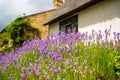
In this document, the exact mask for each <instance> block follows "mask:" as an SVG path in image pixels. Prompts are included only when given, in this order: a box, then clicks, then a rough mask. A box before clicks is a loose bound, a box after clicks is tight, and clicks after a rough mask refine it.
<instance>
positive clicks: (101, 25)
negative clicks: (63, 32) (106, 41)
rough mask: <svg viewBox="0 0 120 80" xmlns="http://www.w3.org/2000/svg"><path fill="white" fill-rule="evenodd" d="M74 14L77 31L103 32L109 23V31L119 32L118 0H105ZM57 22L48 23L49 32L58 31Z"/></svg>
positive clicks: (119, 7) (119, 10)
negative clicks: (76, 21) (76, 16)
mask: <svg viewBox="0 0 120 80" xmlns="http://www.w3.org/2000/svg"><path fill="white" fill-rule="evenodd" d="M75 14H78V31H79V32H86V31H88V32H89V33H91V31H92V29H94V30H95V31H99V30H101V31H102V32H103V31H104V30H105V29H106V28H107V29H109V28H110V25H111V33H113V32H120V0H105V1H102V2H100V3H98V4H95V5H93V6H91V7H89V8H87V9H84V10H83V11H80V12H78V13H75ZM75 14H74V15H75ZM59 22H60V21H59ZM59 22H56V23H53V24H51V25H50V33H57V32H58V31H59Z"/></svg>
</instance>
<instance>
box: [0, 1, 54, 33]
mask: <svg viewBox="0 0 120 80" xmlns="http://www.w3.org/2000/svg"><path fill="white" fill-rule="evenodd" d="M52 8H53V0H0V31H1V30H3V29H4V28H5V27H6V26H7V25H8V24H9V23H10V22H12V21H13V20H15V19H16V18H17V17H18V16H20V15H23V14H24V13H25V14H26V15H31V14H35V13H38V12H43V11H47V10H50V9H52Z"/></svg>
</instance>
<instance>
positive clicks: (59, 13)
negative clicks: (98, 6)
mask: <svg viewBox="0 0 120 80" xmlns="http://www.w3.org/2000/svg"><path fill="white" fill-rule="evenodd" d="M100 1H103V0H69V1H67V2H65V3H64V4H63V5H62V6H61V7H59V8H58V9H57V10H56V11H55V12H54V13H53V15H52V16H51V17H50V18H49V19H48V20H47V21H46V22H45V23H44V25H47V24H52V23H54V22H57V21H59V20H61V19H63V18H65V17H68V16H70V15H72V14H74V13H76V12H78V11H81V10H83V9H85V8H87V7H89V6H91V5H93V4H95V3H98V2H100Z"/></svg>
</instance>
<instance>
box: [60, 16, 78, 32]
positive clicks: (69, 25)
mask: <svg viewBox="0 0 120 80" xmlns="http://www.w3.org/2000/svg"><path fill="white" fill-rule="evenodd" d="M74 27H75V28H76V30H75V31H74V32H78V15H74V16H72V17H70V18H67V19H65V20H62V21H61V22H60V23H59V31H61V32H65V33H68V29H70V30H71V31H72V32H73V30H74Z"/></svg>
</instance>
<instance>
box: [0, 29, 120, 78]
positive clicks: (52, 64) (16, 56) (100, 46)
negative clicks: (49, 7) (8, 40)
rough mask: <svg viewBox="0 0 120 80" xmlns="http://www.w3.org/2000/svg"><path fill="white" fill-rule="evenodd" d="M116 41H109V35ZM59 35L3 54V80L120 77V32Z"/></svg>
mask: <svg viewBox="0 0 120 80" xmlns="http://www.w3.org/2000/svg"><path fill="white" fill-rule="evenodd" d="M111 35H114V39H111V40H110V36H111ZM111 35H110V33H109V30H107V29H106V30H105V32H104V34H102V33H101V31H99V32H98V33H97V32H95V31H92V33H91V34H89V33H87V32H86V33H79V32H78V33H74V32H73V33H72V32H70V33H68V34H65V33H63V32H59V33H58V34H51V35H50V36H48V37H47V38H46V39H45V40H40V39H38V38H37V37H35V38H34V39H33V40H31V41H27V42H24V43H23V44H22V46H21V47H19V48H16V49H15V50H14V51H13V52H12V53H11V54H9V55H4V56H3V55H0V80H7V79H8V80H33V79H34V80H96V79H100V80H108V79H109V80H115V79H119V78H120V57H119V56H120V33H114V34H111Z"/></svg>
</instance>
